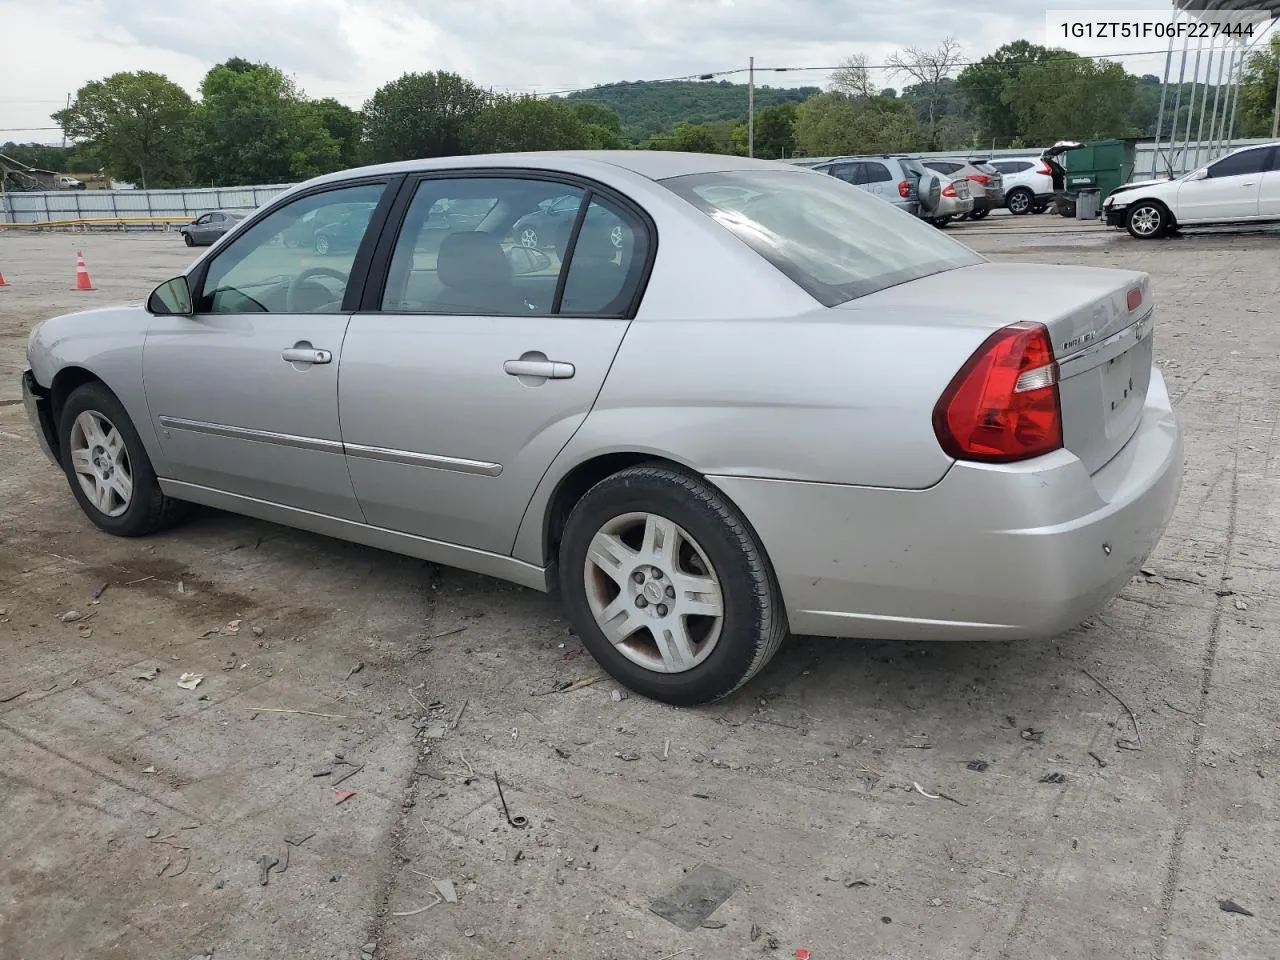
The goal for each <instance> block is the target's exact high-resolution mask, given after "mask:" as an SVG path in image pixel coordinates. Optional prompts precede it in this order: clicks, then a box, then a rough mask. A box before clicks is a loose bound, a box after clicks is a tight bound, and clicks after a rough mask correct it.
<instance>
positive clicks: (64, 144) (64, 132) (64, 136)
mask: <svg viewBox="0 0 1280 960" xmlns="http://www.w3.org/2000/svg"><path fill="white" fill-rule="evenodd" d="M67 109H68V110H70V109H71V94H69V93H68V94H67ZM62 149H63V150H65V149H67V128H66V127H63V128H62Z"/></svg>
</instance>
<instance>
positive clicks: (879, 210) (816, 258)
mask: <svg viewBox="0 0 1280 960" xmlns="http://www.w3.org/2000/svg"><path fill="white" fill-rule="evenodd" d="M662 184H663V186H665V187H667V188H669V189H670V190H672V191H674V192H675V193H676V194H678V195H679V196H681V197H683V198H684V199H685V200H688V201H689V202H690V203H692V204H693V205H694V206H695V207H697V208H698V209H700V210H702V211H703V212H704V213H706V214H707V215H708V216H710V217H711V218H712V219H713V220H715V221H716V222H717V223H719V224H720V225H721V226H722V227H724V228H725V229H727V230H729V231H730V232H731V233H733V234H734V235H735V236H736V237H737V238H738V239H739V240H741V241H742V242H744V243H745V244H746V245H747V246H749V247H751V249H752V250H754V251H755V252H756V253H758V254H760V256H762V257H764V259H766V260H768V261H769V262H770V263H771V264H773V265H774V266H775V267H777V268H778V270H780V271H781V272H782V273H783V274H785V275H786V276H787V277H789V278H790V279H791V280H793V281H794V282H795V283H796V284H797V285H799V286H800V287H802V288H803V289H804V290H805V291H806V292H807V293H808V294H809V295H810V296H812V297H813V298H814V299H815V300H817V301H818V302H819V303H822V304H823V305H824V306H828V307H833V306H835V305H836V304H839V303H845V302H846V301H849V300H854V299H856V298H858V297H864V296H866V295H867V294H869V293H875V292H876V291H877V290H884V289H885V288H886V287H893V286H897V285H898V284H900V283H906V282H908V281H910V280H918V279H920V278H921V277H928V276H932V275H933V274H935V273H942V272H943V271H945V270H955V269H957V268H959V267H967V266H971V265H973V264H975V263H982V262H983V258H982V257H980V256H978V255H977V254H976V253H974V252H973V251H972V250H970V249H969V248H968V247H966V246H964V245H963V244H960V243H958V242H957V241H955V240H952V239H951V238H950V237H947V236H946V235H944V234H943V233H942V232H941V231H940V230H938V229H936V228H935V227H931V226H929V225H928V224H926V223H924V222H923V221H921V220H919V219H917V218H916V217H913V216H911V215H910V214H908V213H904V212H902V211H900V210H897V209H895V208H894V207H893V205H892V204H890V203H887V202H886V201H885V200H883V199H880V198H879V197H876V196H873V195H871V194H869V193H867V192H865V191H863V190H860V189H858V188H857V187H855V186H852V185H850V184H847V183H844V182H843V181H841V180H838V179H836V178H835V177H829V176H826V175H825V174H821V173H812V172H809V171H804V170H776V171H775V170H769V171H764V170H759V171H757V170H731V171H724V172H720V173H699V174H692V175H690V176H685V177H673V178H671V179H669V180H663V181H662Z"/></svg>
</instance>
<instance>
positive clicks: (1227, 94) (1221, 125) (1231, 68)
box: [1218, 46, 1240, 151]
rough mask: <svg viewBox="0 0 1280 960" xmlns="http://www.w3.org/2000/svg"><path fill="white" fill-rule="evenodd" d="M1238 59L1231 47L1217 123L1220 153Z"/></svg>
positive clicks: (1233, 48)
mask: <svg viewBox="0 0 1280 960" xmlns="http://www.w3.org/2000/svg"><path fill="white" fill-rule="evenodd" d="M1239 57H1240V51H1239V50H1237V49H1235V47H1234V46H1233V47H1232V49H1231V61H1230V63H1229V64H1228V65H1227V88H1226V90H1224V91H1223V93H1222V119H1221V120H1219V121H1218V150H1219V151H1221V150H1223V148H1224V147H1225V146H1226V143H1227V117H1229V116H1230V115H1231V90H1232V84H1233V83H1235V75H1236V61H1237V60H1238V59H1239Z"/></svg>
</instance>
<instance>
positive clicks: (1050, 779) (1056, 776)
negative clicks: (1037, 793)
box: [1040, 770, 1067, 783]
mask: <svg viewBox="0 0 1280 960" xmlns="http://www.w3.org/2000/svg"><path fill="white" fill-rule="evenodd" d="M1040 782H1041V783H1066V782H1067V775H1066V774H1065V773H1058V772H1057V771H1056V770H1055V771H1054V772H1053V773H1046V774H1045V775H1044V776H1043V777H1041V778H1040Z"/></svg>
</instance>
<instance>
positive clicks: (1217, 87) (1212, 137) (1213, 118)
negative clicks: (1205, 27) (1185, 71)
mask: <svg viewBox="0 0 1280 960" xmlns="http://www.w3.org/2000/svg"><path fill="white" fill-rule="evenodd" d="M1226 63H1227V48H1226V47H1223V48H1222V57H1221V58H1220V59H1219V60H1218V79H1217V82H1215V83H1214V85H1213V110H1212V112H1211V113H1210V114H1209V144H1208V146H1209V158H1208V159H1209V160H1213V159H1214V148H1215V144H1216V143H1217V140H1218V133H1217V127H1218V99H1219V98H1220V97H1221V96H1222V69H1223V67H1225V66H1226ZM1206 162H1208V161H1206Z"/></svg>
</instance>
